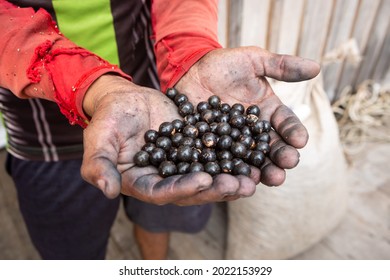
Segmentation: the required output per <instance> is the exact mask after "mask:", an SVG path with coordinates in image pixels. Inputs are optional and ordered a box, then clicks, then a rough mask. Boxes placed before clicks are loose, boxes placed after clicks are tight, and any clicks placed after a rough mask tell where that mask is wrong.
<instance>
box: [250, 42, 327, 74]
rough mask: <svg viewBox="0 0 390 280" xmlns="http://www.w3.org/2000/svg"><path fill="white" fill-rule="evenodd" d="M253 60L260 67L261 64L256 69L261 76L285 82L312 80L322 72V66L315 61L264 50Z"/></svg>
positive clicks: (257, 53)
mask: <svg viewBox="0 0 390 280" xmlns="http://www.w3.org/2000/svg"><path fill="white" fill-rule="evenodd" d="M259 56H260V57H259ZM252 59H255V60H254V61H258V65H259V64H260V65H259V66H260V67H256V68H257V69H259V70H260V71H259V72H260V73H259V74H260V75H261V76H266V77H269V78H273V79H276V80H279V81H285V82H300V81H304V80H310V79H312V78H314V77H315V76H317V75H318V74H319V73H320V70H321V67H320V65H319V64H318V63H317V62H315V61H313V60H310V59H306V58H302V57H298V56H292V55H282V54H275V53H271V52H267V51H264V50H262V49H260V51H259V52H256V57H252ZM261 70H262V71H261Z"/></svg>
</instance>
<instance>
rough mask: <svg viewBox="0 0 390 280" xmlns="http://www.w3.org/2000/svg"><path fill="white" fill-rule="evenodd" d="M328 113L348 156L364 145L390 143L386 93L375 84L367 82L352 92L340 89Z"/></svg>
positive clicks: (388, 95)
mask: <svg viewBox="0 0 390 280" xmlns="http://www.w3.org/2000/svg"><path fill="white" fill-rule="evenodd" d="M332 109H333V112H334V114H335V116H336V119H337V122H338V125H339V130H340V140H341V143H342V144H343V147H344V150H345V152H346V153H347V154H348V155H355V154H357V153H360V152H361V151H362V150H363V148H364V147H365V146H364V144H365V143H367V142H390V91H389V90H385V89H382V88H381V86H380V85H379V84H377V83H375V82H373V81H371V80H367V81H365V82H363V83H362V84H361V85H360V86H359V87H358V89H357V90H356V92H354V91H353V89H352V87H350V86H348V87H346V88H344V90H343V91H342V92H341V94H340V97H339V99H338V100H337V101H336V102H335V103H334V104H333V105H332Z"/></svg>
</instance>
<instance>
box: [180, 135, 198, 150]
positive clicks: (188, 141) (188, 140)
mask: <svg viewBox="0 0 390 280" xmlns="http://www.w3.org/2000/svg"><path fill="white" fill-rule="evenodd" d="M180 146H189V147H194V146H195V139H194V138H192V137H188V136H185V137H183V139H181V142H180Z"/></svg>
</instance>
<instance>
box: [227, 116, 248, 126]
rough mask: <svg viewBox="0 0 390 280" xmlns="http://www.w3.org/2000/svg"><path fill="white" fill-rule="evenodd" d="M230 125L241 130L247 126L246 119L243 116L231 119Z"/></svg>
mask: <svg viewBox="0 0 390 280" xmlns="http://www.w3.org/2000/svg"><path fill="white" fill-rule="evenodd" d="M229 123H230V124H231V126H232V127H235V128H238V129H241V128H243V127H244V126H245V117H244V116H243V115H236V116H233V117H231V118H230V121H229Z"/></svg>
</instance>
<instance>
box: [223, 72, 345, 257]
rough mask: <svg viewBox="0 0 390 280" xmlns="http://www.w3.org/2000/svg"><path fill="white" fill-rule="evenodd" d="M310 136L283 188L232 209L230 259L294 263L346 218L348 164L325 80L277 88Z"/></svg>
mask: <svg viewBox="0 0 390 280" xmlns="http://www.w3.org/2000/svg"><path fill="white" fill-rule="evenodd" d="M272 87H273V89H274V91H275V92H276V93H277V94H278V96H279V97H280V98H281V99H282V101H283V102H284V103H285V104H286V105H288V106H290V108H292V109H293V111H294V112H295V113H296V114H297V115H298V117H299V118H300V119H301V121H302V122H303V124H304V125H305V126H306V128H307V129H308V131H309V135H310V138H309V142H308V144H307V146H306V147H305V148H303V149H302V150H300V151H299V152H300V155H301V157H300V162H299V164H298V166H297V167H296V168H294V169H291V170H287V177H286V181H285V183H284V184H283V185H281V186H279V187H267V186H264V185H262V184H260V185H258V188H257V191H256V193H255V194H254V195H253V196H252V197H250V198H246V199H239V200H237V201H233V202H229V203H228V208H227V209H228V236H227V248H226V258H227V259H288V258H291V257H293V256H295V255H296V254H299V253H301V252H303V251H305V250H306V249H308V248H309V247H310V246H312V245H313V244H316V243H317V242H319V241H320V240H321V239H322V238H324V237H325V236H326V235H327V234H328V233H329V232H330V231H331V230H332V229H334V228H335V227H336V225H337V224H338V223H339V221H340V220H341V218H342V217H343V215H344V213H345V210H346V206H347V197H348V187H347V183H348V182H347V164H346V161H345V158H344V154H343V150H342V147H341V144H340V140H339V134H338V126H337V123H336V120H335V118H334V115H333V112H332V109H331V106H330V103H329V99H328V97H327V95H326V93H325V92H324V90H323V84H322V77H321V76H319V77H317V78H316V79H314V80H311V81H308V82H302V83H293V84H287V83H281V82H276V83H273V84H272Z"/></svg>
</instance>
